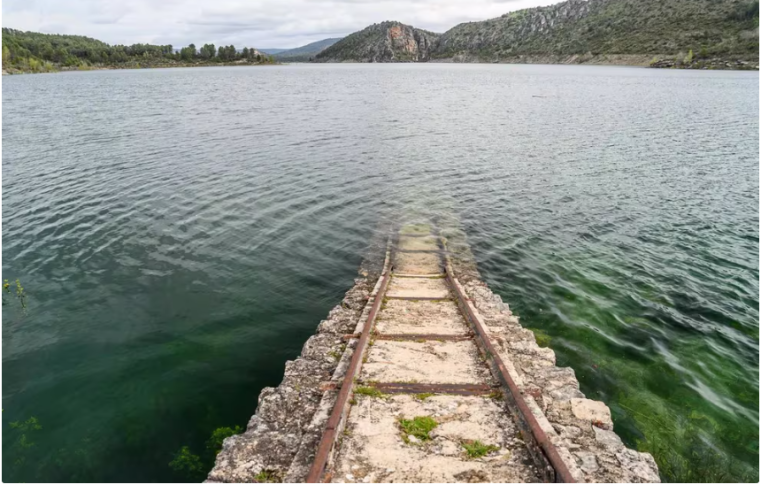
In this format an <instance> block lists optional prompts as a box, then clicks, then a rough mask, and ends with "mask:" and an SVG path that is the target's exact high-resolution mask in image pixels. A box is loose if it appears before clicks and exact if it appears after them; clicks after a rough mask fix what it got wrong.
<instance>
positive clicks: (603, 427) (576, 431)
mask: <svg viewBox="0 0 761 492" xmlns="http://www.w3.org/2000/svg"><path fill="white" fill-rule="evenodd" d="M463 237H464V236H460V235H459V234H451V233H450V234H441V233H440V232H439V231H438V230H436V229H435V228H433V227H431V226H429V225H415V226H405V227H403V228H402V229H401V230H400V231H399V233H398V234H395V235H394V238H393V239H392V240H391V241H389V248H388V250H387V252H386V259H385V263H384V265H383V269H382V271H381V272H380V274H379V275H378V277H377V281H375V283H374V287H373V288H372V290H371V291H369V285H367V282H364V283H363V282H362V281H358V282H359V283H358V284H357V285H356V286H355V287H354V288H353V289H352V291H354V292H355V294H352V295H351V297H350V296H349V294H347V299H351V300H353V301H354V302H356V301H357V300H358V295H361V294H360V292H361V291H358V290H357V289H360V288H361V289H362V290H364V292H366V293H367V295H366V296H365V297H364V299H365V304H364V306H363V307H362V308H361V313H360V312H359V311H358V309H359V306H356V304H354V306H356V307H353V306H350V305H347V306H346V307H344V303H342V305H341V309H342V311H345V312H346V314H345V315H342V316H341V317H340V318H338V319H336V321H337V323H336V322H330V320H331V318H335V316H336V315H338V314H340V313H337V312H336V310H334V311H333V312H331V318H329V320H328V321H326V322H324V323H323V324H321V325H320V329H319V330H318V331H320V333H319V334H318V335H315V336H314V337H312V338H311V339H310V340H309V341H308V342H307V344H306V345H305V349H304V352H303V353H302V357H301V358H299V359H298V360H297V361H296V363H298V362H300V361H301V362H303V363H309V360H310V359H316V360H319V359H320V354H321V353H322V352H323V351H325V350H327V348H329V347H333V350H331V351H330V352H329V354H330V356H332V357H335V359H336V360H337V364H335V365H333V367H334V369H333V370H332V374H331V375H330V377H329V378H323V379H322V381H320V379H319V375H308V374H306V373H299V374H296V375H295V376H293V375H292V376H291V377H290V378H289V367H291V368H292V367H293V365H291V366H289V364H293V363H288V364H287V365H286V379H284V382H283V384H281V386H280V387H278V388H277V389H271V388H265V390H263V391H262V395H263V396H260V404H259V407H258V408H257V414H256V415H255V416H254V417H252V419H251V422H249V425H248V428H247V430H246V432H245V433H244V434H242V435H239V436H233V437H231V438H228V439H227V440H225V443H224V446H223V450H222V452H221V453H220V454H219V456H218V458H217V463H216V466H215V468H214V469H213V470H212V472H211V473H210V475H209V479H208V481H210V482H256V481H289V482H303V481H306V482H352V483H356V482H365V483H367V482H577V481H578V482H585V481H590V482H610V481H614V482H632V481H633V482H657V481H659V478H658V474H657V467H656V465H655V463H654V461H653V459H652V457H651V456H650V455H648V454H646V453H638V452H636V451H633V450H630V449H627V448H626V447H625V446H624V445H623V443H622V442H621V440H620V439H619V438H618V436H617V435H616V434H615V433H613V432H612V420H611V418H610V411H609V409H608V408H607V407H606V406H605V405H604V404H602V403H600V402H595V401H592V400H587V399H586V398H584V395H583V394H582V393H581V392H580V391H579V389H578V388H579V387H578V381H576V378H575V376H574V374H573V371H572V370H571V369H568V368H557V367H555V360H554V352H553V351H552V350H550V349H546V348H540V347H539V346H538V345H537V344H536V341H535V340H534V336H533V333H532V332H531V331H529V330H525V329H523V328H522V327H520V324H518V321H517V318H516V317H514V316H512V313H510V311H509V309H508V308H507V306H505V305H504V304H503V303H502V302H501V300H500V299H499V297H498V296H495V295H494V294H492V293H491V291H490V290H488V287H486V286H485V284H483V282H481V281H480V278H479V277H478V273H477V270H476V268H475V264H474V262H473V261H472V258H471V256H470V250H469V248H468V247H467V243H466V242H464V241H463V240H462V238H463ZM352 291H350V293H351V292H352ZM345 302H346V301H345ZM349 307H352V309H353V310H352V311H349V310H348V308H349ZM352 313H356V316H358V319H357V318H356V317H355V315H354V314H352ZM354 322H355V323H356V324H353V323H354ZM350 323H352V324H350ZM350 326H351V327H353V329H352V328H350ZM342 332H343V333H345V334H344V335H341V334H340V333H342ZM337 344H341V345H340V346H338V347H337ZM315 348H317V349H318V350H315ZM336 348H340V350H341V354H340V356H336V355H337V352H336ZM339 359H340V360H339ZM321 367H322V370H324V369H325V364H324V363H323V364H322V366H321ZM292 372H293V371H291V373H292ZM320 372H322V371H320ZM322 374H324V372H322ZM289 379H290V380H289ZM304 386H307V387H306V388H304ZM304 395H306V397H304ZM320 395H321V396H320ZM294 404H295V405H294Z"/></svg>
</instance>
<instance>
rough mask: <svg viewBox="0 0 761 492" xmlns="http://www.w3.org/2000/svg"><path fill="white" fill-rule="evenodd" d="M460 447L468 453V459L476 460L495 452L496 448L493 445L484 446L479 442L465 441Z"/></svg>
mask: <svg viewBox="0 0 761 492" xmlns="http://www.w3.org/2000/svg"><path fill="white" fill-rule="evenodd" d="M462 447H463V448H465V452H466V453H468V458H471V459H476V458H481V457H482V456H486V455H487V454H489V453H492V452H494V451H497V450H498V449H499V447H498V446H495V445H493V444H488V445H487V444H484V443H482V442H481V441H466V442H464V443H462Z"/></svg>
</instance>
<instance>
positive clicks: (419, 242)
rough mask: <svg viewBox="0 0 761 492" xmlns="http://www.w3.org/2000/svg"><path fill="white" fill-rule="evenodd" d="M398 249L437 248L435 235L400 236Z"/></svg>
mask: <svg viewBox="0 0 761 492" xmlns="http://www.w3.org/2000/svg"><path fill="white" fill-rule="evenodd" d="M397 247H398V248H399V249H430V250H438V249H439V243H438V238H437V237H436V236H426V237H414V236H401V237H400V238H399V243H398V245H397Z"/></svg>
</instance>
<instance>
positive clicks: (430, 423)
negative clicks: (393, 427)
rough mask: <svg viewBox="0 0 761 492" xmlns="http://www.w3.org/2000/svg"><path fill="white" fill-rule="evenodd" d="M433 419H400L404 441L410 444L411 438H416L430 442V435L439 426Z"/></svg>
mask: <svg viewBox="0 0 761 492" xmlns="http://www.w3.org/2000/svg"><path fill="white" fill-rule="evenodd" d="M438 425H439V423H438V422H436V421H435V420H434V419H433V418H431V417H415V418H413V419H412V420H407V419H399V427H401V429H402V439H403V440H404V442H406V443H408V444H409V442H410V439H409V436H415V437H416V438H418V439H420V440H421V441H430V440H431V436H430V435H429V434H428V433H429V432H431V431H432V430H433V429H435V428H436V426H438Z"/></svg>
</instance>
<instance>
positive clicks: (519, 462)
mask: <svg viewBox="0 0 761 492" xmlns="http://www.w3.org/2000/svg"><path fill="white" fill-rule="evenodd" d="M402 232H407V231H404V230H403V231H402ZM412 232H413V234H411V235H405V234H401V235H400V237H399V242H398V244H397V252H396V254H395V257H394V258H395V259H394V270H393V277H392V279H391V282H390V284H389V286H388V289H387V291H386V294H385V298H384V301H383V304H382V308H381V311H380V312H379V314H378V317H377V319H376V323H375V326H374V329H373V332H372V336H371V342H370V346H369V347H368V348H367V351H366V356H365V361H364V363H363V365H362V370H361V372H360V374H359V376H358V377H357V379H356V381H355V385H354V397H353V400H352V401H351V402H350V403H351V404H352V407H351V410H350V414H349V418H348V421H347V425H346V428H345V430H344V431H343V435H342V436H341V437H340V438H339V444H338V447H337V455H336V457H335V460H334V464H333V467H332V470H331V473H330V474H329V477H330V480H331V481H332V482H538V481H540V479H539V476H538V473H537V470H536V469H535V467H534V464H533V462H532V460H531V457H530V455H529V453H528V450H527V448H526V446H525V444H524V443H523V441H522V440H521V437H520V433H519V431H518V428H517V427H516V425H515V423H514V422H513V420H512V417H511V415H510V413H509V412H508V410H507V408H506V404H505V402H504V400H503V395H502V393H501V392H500V391H499V387H498V385H497V384H496V382H495V381H494V380H493V378H492V376H491V373H490V371H489V368H488V366H487V365H486V363H485V361H484V360H483V359H482V357H481V356H480V353H479V351H478V347H477V346H476V343H475V341H474V340H473V333H472V331H471V329H470V328H469V327H468V325H467V323H466V322H465V319H464V318H463V316H462V314H461V313H460V310H459V308H458V306H457V304H456V302H455V301H454V297H455V296H454V294H453V293H452V292H451V291H450V288H449V286H448V284H447V282H446V281H445V278H444V275H443V271H444V268H443V264H442V251H441V250H440V249H439V246H438V244H439V243H438V240H437V238H436V237H434V236H430V235H426V232H428V231H427V230H425V229H423V230H414V231H412Z"/></svg>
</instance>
